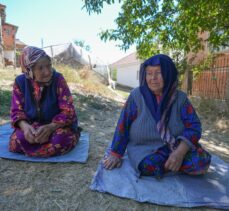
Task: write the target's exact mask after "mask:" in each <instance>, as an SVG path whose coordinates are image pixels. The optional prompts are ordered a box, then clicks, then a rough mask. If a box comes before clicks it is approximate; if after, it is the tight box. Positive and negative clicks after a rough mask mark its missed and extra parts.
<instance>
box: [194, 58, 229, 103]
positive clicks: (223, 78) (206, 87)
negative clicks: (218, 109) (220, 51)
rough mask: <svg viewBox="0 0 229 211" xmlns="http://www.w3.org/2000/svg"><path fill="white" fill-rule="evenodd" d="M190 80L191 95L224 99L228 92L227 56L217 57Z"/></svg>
mask: <svg viewBox="0 0 229 211" xmlns="http://www.w3.org/2000/svg"><path fill="white" fill-rule="evenodd" d="M210 66H211V67H210V68H208V69H204V70H203V71H202V72H201V73H200V74H199V75H198V77H197V78H196V79H193V81H192V89H191V90H192V91H191V94H192V95H193V96H200V97H205V98H209V99H221V100H225V98H226V95H227V92H229V90H227V89H228V87H229V84H228V83H229V56H227V57H226V56H221V57H217V58H215V59H214V60H213V63H212V65H210Z"/></svg>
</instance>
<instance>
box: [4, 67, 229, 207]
mask: <svg viewBox="0 0 229 211" xmlns="http://www.w3.org/2000/svg"><path fill="white" fill-rule="evenodd" d="M65 68H66V69H65ZM56 69H57V70H59V71H60V72H62V73H63V75H64V76H65V78H66V80H67V81H68V84H69V86H70V88H71V90H72V92H73V97H74V102H75V105H76V108H77V113H78V117H79V121H80V126H81V127H83V129H84V130H85V131H88V132H89V133H90V150H89V158H88V162H87V163H86V164H78V163H56V164H55V163H32V162H20V161H13V160H5V159H0V184H1V185H0V210H6V211H8V210H9V211H11V210H15V211H17V210H18V211H21V210H86V211H87V210H90V211H93V210H95V211H99V210H109V211H110V210H111V211H112V210H121V211H122V210H123V211H124V210H125V211H141V210H142V211H143V210H144V211H145V210H156V211H167V210H171V211H181V210H190V211H193V210H201V211H208V210H209V211H210V210H214V209H206V208H195V209H188V208H187V209H185V208H176V207H166V206H158V205H155V204H149V203H138V202H135V201H133V200H129V199H123V198H118V197H115V196H112V195H110V194H102V193H99V192H94V191H91V190H90V189H89V185H90V183H91V180H92V177H93V175H94V173H95V171H96V168H97V165H98V162H99V161H100V160H101V158H102V156H103V153H104V151H105V148H106V147H107V145H108V143H109V142H110V141H111V140H112V137H113V134H114V130H115V126H116V122H117V120H118V117H119V114H120V111H121V106H122V104H120V103H119V101H120V100H121V98H118V97H117V95H116V94H115V93H114V92H112V91H110V90H109V89H107V87H106V85H105V83H104V82H103V79H102V78H100V77H98V76H97V75H96V74H94V73H93V72H90V71H88V70H77V71H76V70H74V69H71V68H68V67H65V66H63V67H61V66H58V67H56ZM5 71H7V70H3V71H2V70H0V74H1V78H2V73H4V74H6V75H7V76H6V79H5V78H4V79H3V80H5V81H8V84H12V82H13V79H14V77H15V74H18V72H20V71H18V72H17V71H15V72H14V71H12V72H10V73H9V75H8V74H7V72H5ZM3 88H4V90H10V89H11V85H6V83H5V85H2V81H0V90H3ZM4 96H5V92H4ZM1 99H2V98H1ZM8 99H9V96H8V97H7V100H8ZM117 99H118V100H117ZM7 100H4V101H7ZM2 103H3V104H4V105H6V107H5V110H7V106H8V107H9V104H8V105H7V104H6V102H3V101H2V100H1V104H2ZM196 106H197V110H198V112H199V114H200V116H201V120H202V121H203V126H204V131H203V132H204V139H203V140H202V141H201V142H202V143H203V145H204V146H205V147H207V148H208V149H209V150H210V151H211V152H213V153H215V154H218V155H220V156H222V158H223V159H225V160H227V161H229V159H228V157H229V142H227V141H226V140H228V137H229V136H227V133H218V132H212V131H211V130H212V129H211V128H214V124H213V125H212V124H211V122H209V123H207V122H206V120H205V118H206V116H204V115H203V114H201V112H202V111H201V108H200V110H199V108H198V103H197V104H196ZM1 108H2V105H1ZM204 110H205V109H204ZM211 113H213V112H211ZM0 117H1V119H2V117H3V116H0ZM4 118H6V117H4ZM208 118H210V117H208ZM211 118H213V117H211ZM215 119H217V118H215ZM218 124H221V125H224V124H223V123H218ZM219 127H222V126H219ZM216 146H217V147H216Z"/></svg>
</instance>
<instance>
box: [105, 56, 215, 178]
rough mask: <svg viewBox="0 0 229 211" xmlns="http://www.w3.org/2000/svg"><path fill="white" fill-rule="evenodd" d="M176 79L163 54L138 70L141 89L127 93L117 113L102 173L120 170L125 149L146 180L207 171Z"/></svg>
mask: <svg viewBox="0 0 229 211" xmlns="http://www.w3.org/2000/svg"><path fill="white" fill-rule="evenodd" d="M177 75H178V72H177V69H176V67H175V64H174V63H173V61H172V59H171V58H170V57H168V56H166V55H161V54H159V55H156V56H153V57H151V58H149V59H147V60H146V61H145V62H144V63H143V64H142V65H141V69H140V87H138V88H136V89H134V90H133V91H132V92H131V93H130V96H129V98H128V99H127V102H126V104H125V106H124V108H123V110H122V112H121V115H120V118H119V121H118V124H117V127H116V131H115V134H114V138H113V141H112V144H111V150H110V152H109V153H108V155H106V156H105V157H104V160H103V165H104V167H105V168H107V169H113V168H115V167H119V166H121V158H122V156H123V155H124V153H125V150H126V148H127V154H128V156H129V160H130V162H131V164H132V165H133V167H134V168H135V169H136V171H137V172H138V173H139V174H141V175H144V176H155V177H156V178H161V177H163V175H164V174H165V173H166V172H168V171H173V172H177V171H180V172H183V173H186V174H190V175H200V174H204V173H205V172H206V171H207V169H208V167H209V164H210V161H211V156H210V154H209V153H208V152H206V151H205V150H204V149H203V148H202V147H201V145H200V144H199V143H198V141H199V139H200V137H201V123H200V120H199V118H198V116H197V114H196V112H195V110H194V108H193V106H192V105H191V103H190V101H189V100H188V98H187V96H186V94H185V93H184V92H182V91H179V90H177V84H178V77H177Z"/></svg>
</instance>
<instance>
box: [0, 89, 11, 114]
mask: <svg viewBox="0 0 229 211" xmlns="http://www.w3.org/2000/svg"><path fill="white" fill-rule="evenodd" d="M10 102H11V91H8V90H1V89H0V103H1V109H0V116H1V117H8V116H9V114H10Z"/></svg>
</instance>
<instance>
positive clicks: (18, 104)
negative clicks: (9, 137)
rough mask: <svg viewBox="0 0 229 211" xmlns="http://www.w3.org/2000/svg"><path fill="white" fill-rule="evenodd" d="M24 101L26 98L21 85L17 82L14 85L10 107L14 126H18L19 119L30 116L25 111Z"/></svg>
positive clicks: (25, 118)
mask: <svg viewBox="0 0 229 211" xmlns="http://www.w3.org/2000/svg"><path fill="white" fill-rule="evenodd" d="M24 102H25V98H24V95H23V93H22V92H21V90H20V88H19V86H18V85H17V83H16V82H15V83H14V85H13V91H12V98H11V107H10V118H11V123H12V126H13V127H17V124H16V123H17V122H18V121H19V120H27V121H28V118H27V116H26V114H25V112H24Z"/></svg>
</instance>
